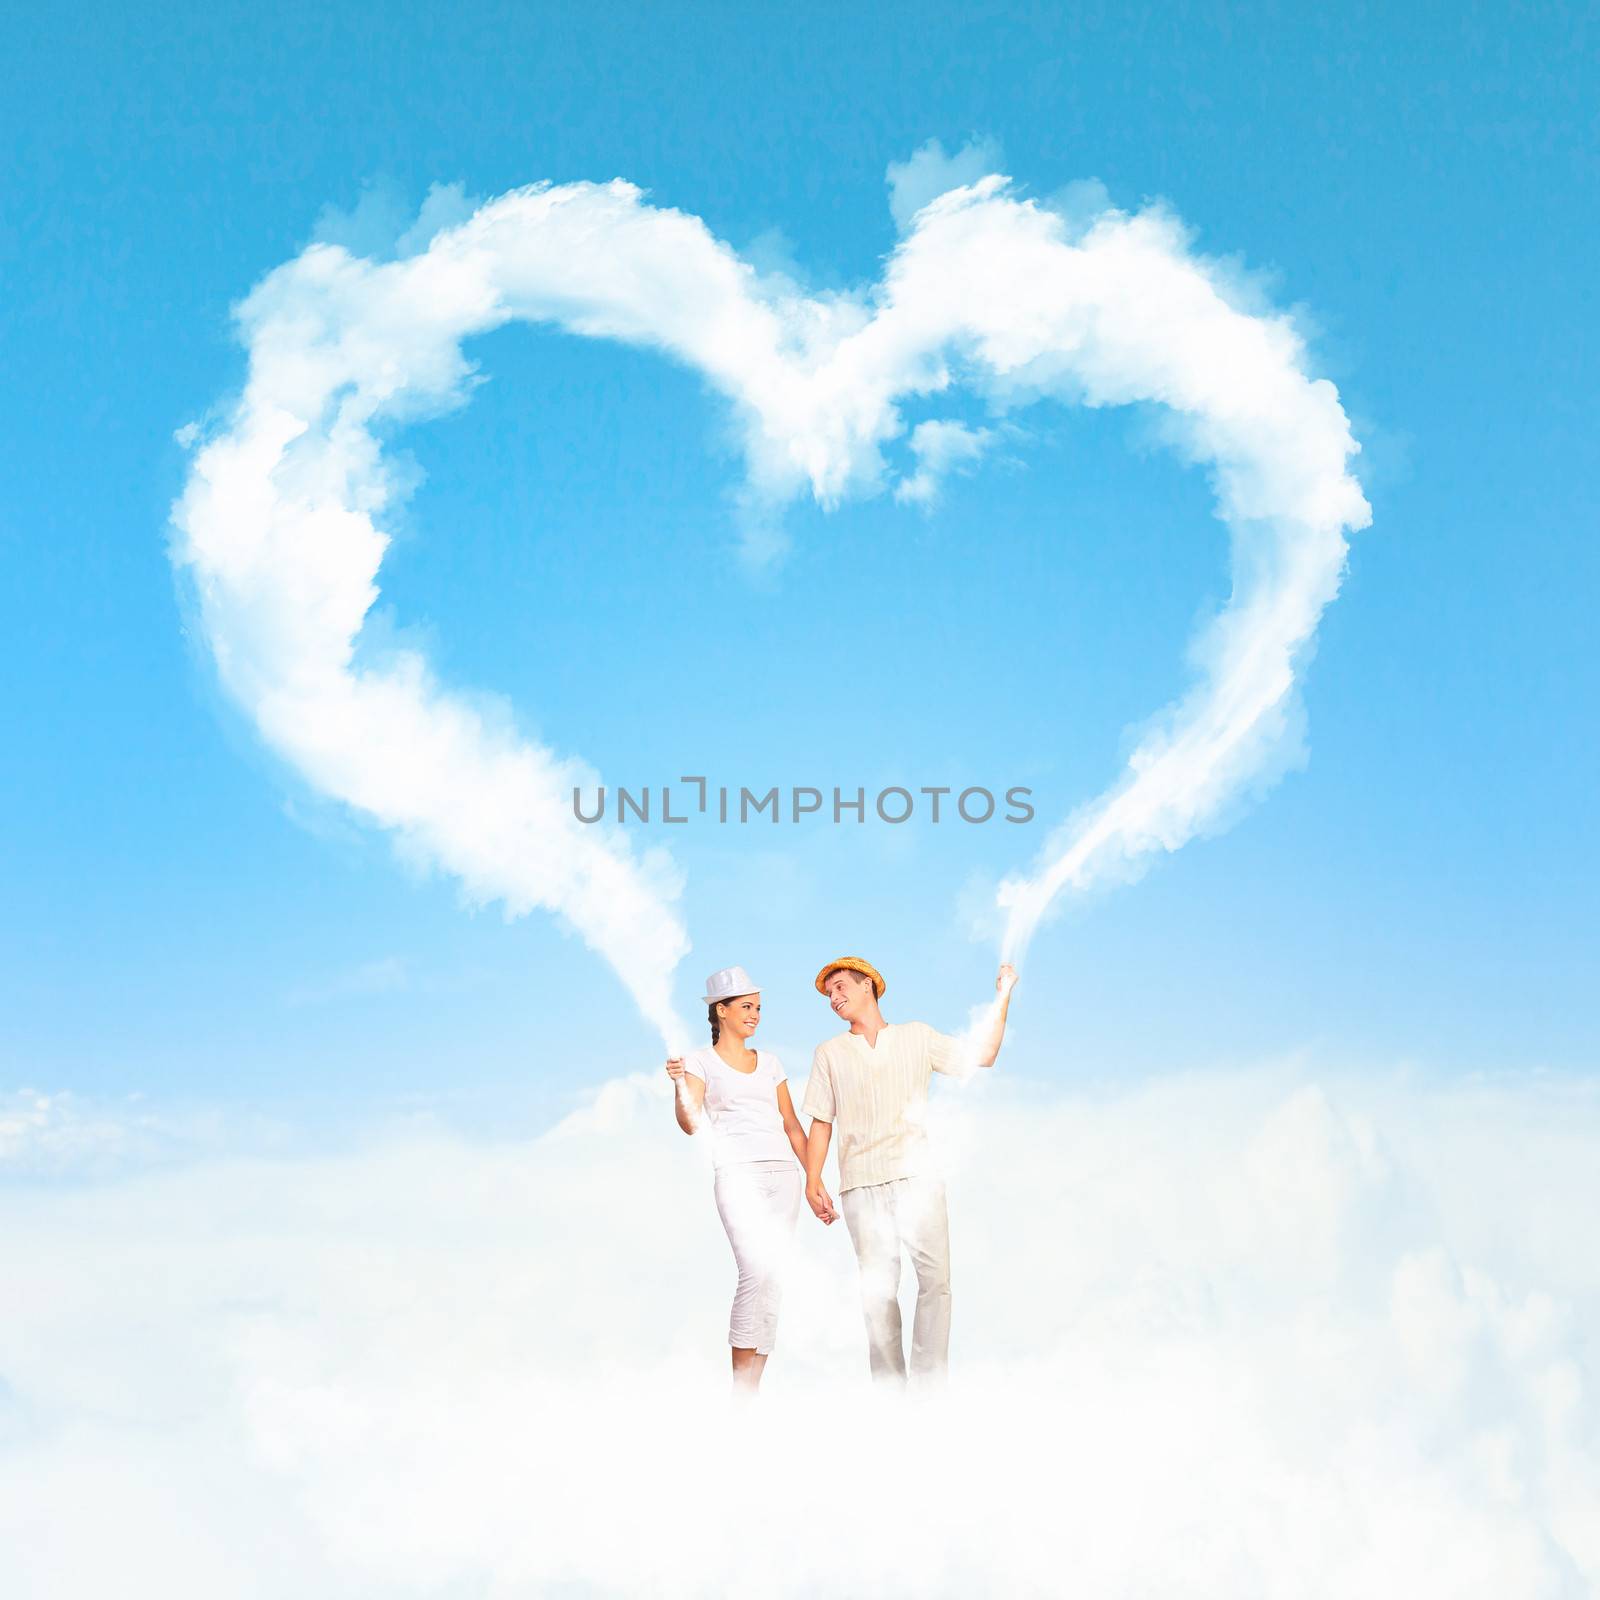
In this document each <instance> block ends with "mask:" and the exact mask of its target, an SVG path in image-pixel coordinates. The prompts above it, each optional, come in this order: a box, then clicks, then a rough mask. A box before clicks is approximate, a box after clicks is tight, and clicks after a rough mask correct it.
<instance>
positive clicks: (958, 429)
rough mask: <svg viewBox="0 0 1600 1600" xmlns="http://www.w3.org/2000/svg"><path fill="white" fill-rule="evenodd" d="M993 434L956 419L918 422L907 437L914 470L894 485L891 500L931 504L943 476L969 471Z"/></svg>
mask: <svg viewBox="0 0 1600 1600" xmlns="http://www.w3.org/2000/svg"><path fill="white" fill-rule="evenodd" d="M993 437H994V435H993V433H992V432H991V431H990V430H989V429H988V428H968V427H966V426H964V425H963V424H962V423H959V422H940V421H931V422H919V423H918V424H917V425H916V427H915V428H913V429H912V430H911V440H910V445H911V453H912V454H913V455H914V456H915V457H916V458H917V470H916V471H915V472H914V473H912V475H911V476H910V477H909V478H902V479H901V480H900V482H899V483H897V484H896V485H895V489H894V497H895V499H896V500H909V501H911V502H913V503H914V504H916V505H922V506H931V505H932V504H933V503H934V502H935V501H936V500H937V499H938V498H939V485H940V484H941V483H943V482H944V480H945V478H946V477H947V476H948V475H949V474H950V473H951V472H970V471H971V470H972V468H973V466H974V465H975V464H976V463H977V461H978V459H979V458H980V457H981V456H982V455H983V452H984V451H985V449H987V448H988V445H989V442H990V440H991V439H993Z"/></svg>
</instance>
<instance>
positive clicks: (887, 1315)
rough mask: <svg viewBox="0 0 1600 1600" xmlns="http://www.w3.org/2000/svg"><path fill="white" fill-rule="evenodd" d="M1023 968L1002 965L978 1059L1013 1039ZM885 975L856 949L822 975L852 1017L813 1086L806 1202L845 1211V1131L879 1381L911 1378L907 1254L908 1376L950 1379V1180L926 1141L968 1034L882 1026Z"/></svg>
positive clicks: (824, 1210)
mask: <svg viewBox="0 0 1600 1600" xmlns="http://www.w3.org/2000/svg"><path fill="white" fill-rule="evenodd" d="M1016 981H1017V974H1016V972H1015V971H1014V970H1013V969H1012V968H1011V967H1010V966H1002V967H1001V968H1000V973H999V976H998V977H997V978H996V979H995V1006H994V1012H993V1015H992V1018H991V1019H990V1022H989V1026H988V1029H987V1033H986V1035H985V1036H984V1037H983V1038H982V1039H980V1040H979V1041H977V1043H976V1045H975V1050H976V1056H975V1059H974V1060H973V1061H972V1062H971V1065H974V1066H979V1067H990V1066H993V1065H994V1059H995V1057H996V1056H997V1055H998V1054H999V1053H1000V1042H1001V1040H1002V1039H1004V1037H1005V1031H1006V1012H1007V1010H1008V1009H1009V1007H1010V1005H1011V990H1012V988H1013V986H1014V985H1015V984H1016ZM884 988H885V984H884V981H883V975H882V974H881V973H880V972H879V971H878V969H877V968H876V967H874V966H872V965H871V964H870V963H869V962H866V961H863V960H861V959H860V957H858V956H841V957H839V959H838V960H837V961H831V962H829V963H828V965H827V966H825V967H824V968H823V969H822V971H821V972H819V973H818V974H817V989H818V991H819V992H820V993H821V994H822V995H824V996H825V997H826V998H827V1001H828V1004H829V1005H831V1006H832V1007H833V1010H834V1014H835V1015H836V1016H838V1017H839V1019H840V1020H841V1021H842V1022H846V1023H848V1024H849V1032H847V1033H841V1034H836V1035H835V1036H834V1037H833V1038H831V1039H827V1040H824V1041H823V1043H821V1044H819V1045H818V1046H817V1050H816V1054H815V1056H814V1057H813V1058H812V1062H811V1078H810V1081H809V1082H808V1083H807V1084H806V1096H805V1104H804V1107H803V1110H804V1113H805V1115H806V1116H808V1117H810V1118H812V1119H813V1120H812V1123H811V1128H810V1131H809V1133H808V1135H807V1139H806V1200H807V1202H808V1203H809V1204H810V1206H811V1209H812V1210H813V1211H814V1212H815V1213H816V1214H817V1216H818V1217H819V1218H820V1219H821V1220H822V1221H823V1222H832V1221H833V1220H834V1218H835V1216H837V1215H838V1213H837V1212H836V1211H835V1209H834V1205H833V1201H832V1199H831V1198H830V1197H829V1194H828V1191H827V1190H826V1189H825V1188H824V1187H823V1184H822V1168H823V1164H824V1162H826V1160H827V1159H828V1146H829V1143H830V1141H831V1140H832V1138H833V1135H834V1131H835V1129H837V1131H838V1135H839V1146H838V1156H839V1205H840V1207H841V1208H842V1210H843V1213H844V1220H845V1225H846V1226H847V1227H848V1228H849V1230H850V1242H851V1243H852V1244H853V1245H854V1246H855V1250H856V1260H857V1262H858V1263H859V1265H860V1268H861V1308H862V1311H863V1313H864V1314H865V1317H866V1323H867V1359H868V1363H869V1365H870V1367H871V1369H872V1376H873V1377H874V1378H875V1379H879V1380H882V1381H887V1382H890V1383H896V1384H899V1383H904V1382H905V1380H906V1357H905V1348H904V1341H903V1339H902V1335H901V1328H900V1303H899V1300H898V1299H897V1298H896V1297H897V1295H898V1292H899V1288H900V1253H901V1251H902V1249H904V1250H907V1251H909V1252H910V1255H911V1261H912V1265H913V1266H914V1267H915V1268H916V1273H917V1310H916V1316H915V1318H914V1319H913V1322H912V1325H911V1378H912V1380H913V1381H915V1382H919V1383H922V1384H928V1383H936V1382H938V1381H939V1380H940V1379H942V1378H943V1376H944V1372H945V1367H946V1364H947V1361H948V1357H949V1349H950V1229H949V1224H948V1221H947V1220H946V1215H945V1201H944V1184H943V1182H942V1181H941V1180H940V1178H939V1175H938V1174H937V1172H935V1171H934V1168H933V1163H932V1158H931V1154H930V1152H929V1148H928V1135H927V1110H928V1085H929V1082H930V1079H931V1075H932V1074H933V1073H935V1072H950V1073H960V1072H963V1071H964V1070H965V1068H966V1066H967V1065H968V1063H967V1062H964V1061H963V1060H961V1059H960V1055H961V1041H960V1040H958V1039H954V1038H952V1037H951V1036H950V1035H949V1034H947V1033H939V1032H937V1031H936V1030H935V1029H933V1028H930V1027H929V1026H928V1025H927V1023H925V1022H885V1021H884V1019H883V1013H882V1011H880V1010H879V1009H878V1001H879V1000H880V999H882V997H883V991H884Z"/></svg>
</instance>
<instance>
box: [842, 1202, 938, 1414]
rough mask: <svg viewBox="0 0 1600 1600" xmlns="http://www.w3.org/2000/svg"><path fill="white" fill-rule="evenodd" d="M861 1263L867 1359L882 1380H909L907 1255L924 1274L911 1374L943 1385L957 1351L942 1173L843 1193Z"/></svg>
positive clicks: (847, 1221) (913, 1333)
mask: <svg viewBox="0 0 1600 1600" xmlns="http://www.w3.org/2000/svg"><path fill="white" fill-rule="evenodd" d="M839 1204H840V1206H841V1207H842V1209H843V1211H844V1220H845V1224H846V1226H847V1227H848V1228H849V1229H850V1242H851V1243H852V1244H853V1245H855V1247H856V1260H857V1262H859V1263H860V1267H861V1309H862V1312H863V1313H864V1314H865V1316H866V1322H867V1361H868V1364H869V1366H870V1367H871V1369H872V1376H873V1377H874V1378H877V1379H880V1380H885V1381H888V1382H890V1383H904V1382H905V1381H906V1357H905V1349H904V1344H903V1341H902V1338H901V1332H900V1301H899V1299H898V1295H899V1292H900V1252H901V1250H902V1248H904V1249H905V1250H906V1251H908V1252H909V1253H910V1256H911V1264H912V1266H913V1267H915V1268H916V1273H917V1311H916V1316H915V1318H914V1319H913V1321H912V1324H911V1379H912V1381H913V1382H915V1383H921V1384H937V1383H938V1382H940V1381H941V1380H942V1379H943V1377H944V1374H945V1368H946V1366H947V1365H948V1362H949V1356H950V1225H949V1222H948V1220H947V1218H946V1215H945V1204H944V1184H943V1183H942V1182H940V1180H939V1179H938V1178H934V1177H916V1178H895V1179H893V1180H892V1181H891V1182H889V1183H868V1184H862V1185H860V1186H859V1187H858V1188H854V1189H846V1190H845V1191H844V1193H843V1194H842V1195H841V1196H840V1197H839Z"/></svg>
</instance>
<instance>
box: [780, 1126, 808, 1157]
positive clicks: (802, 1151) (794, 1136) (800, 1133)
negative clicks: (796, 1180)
mask: <svg viewBox="0 0 1600 1600" xmlns="http://www.w3.org/2000/svg"><path fill="white" fill-rule="evenodd" d="M783 1131H784V1133H785V1134H786V1135H787V1136H788V1139H789V1148H790V1149H791V1150H793V1151H794V1158H795V1160H796V1161H798V1162H799V1163H800V1165H801V1166H802V1167H804V1166H805V1164H806V1130H805V1129H804V1128H802V1127H801V1126H800V1123H799V1120H798V1119H796V1120H795V1121H794V1122H786V1123H784V1125H783Z"/></svg>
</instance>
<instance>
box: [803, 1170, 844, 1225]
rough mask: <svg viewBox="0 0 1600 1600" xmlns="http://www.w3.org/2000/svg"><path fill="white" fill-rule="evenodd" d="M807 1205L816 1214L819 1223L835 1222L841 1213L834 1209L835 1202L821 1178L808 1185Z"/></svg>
mask: <svg viewBox="0 0 1600 1600" xmlns="http://www.w3.org/2000/svg"><path fill="white" fill-rule="evenodd" d="M806 1204H807V1205H809V1206H810V1207H811V1209H812V1210H813V1211H814V1212H816V1214H817V1221H818V1222H833V1221H835V1220H836V1219H837V1218H838V1215H839V1213H838V1212H837V1211H835V1210H834V1209H833V1201H832V1199H830V1198H829V1195H828V1191H827V1190H826V1189H824V1188H823V1187H822V1180H821V1179H820V1178H819V1179H818V1180H817V1181H816V1182H815V1183H808V1184H807V1185H806Z"/></svg>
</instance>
